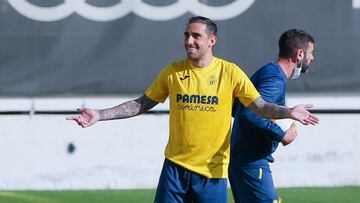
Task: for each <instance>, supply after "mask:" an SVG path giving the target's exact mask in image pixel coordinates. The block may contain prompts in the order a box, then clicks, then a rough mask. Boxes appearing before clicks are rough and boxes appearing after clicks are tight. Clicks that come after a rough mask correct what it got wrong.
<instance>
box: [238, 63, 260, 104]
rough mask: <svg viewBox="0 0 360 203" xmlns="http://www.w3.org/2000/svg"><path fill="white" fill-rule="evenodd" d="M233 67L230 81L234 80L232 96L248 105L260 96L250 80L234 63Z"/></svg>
mask: <svg viewBox="0 0 360 203" xmlns="http://www.w3.org/2000/svg"><path fill="white" fill-rule="evenodd" d="M234 66H235V67H234V68H233V74H232V77H233V78H232V81H233V82H234V84H233V85H234V86H235V87H234V97H237V98H238V99H239V101H240V102H241V103H243V104H244V106H246V107H247V106H249V104H251V103H252V102H253V101H255V100H256V99H257V98H258V97H260V94H259V92H258V91H257V90H256V88H255V87H254V85H253V84H252V82H251V80H250V79H249V78H248V77H247V75H246V74H245V73H244V72H243V71H242V70H241V69H240V68H239V67H238V66H236V65H234Z"/></svg>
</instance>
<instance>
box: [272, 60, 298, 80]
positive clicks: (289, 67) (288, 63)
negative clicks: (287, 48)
mask: <svg viewBox="0 0 360 203" xmlns="http://www.w3.org/2000/svg"><path fill="white" fill-rule="evenodd" d="M276 63H277V64H279V66H280V67H281V69H282V70H283V71H284V73H285V75H286V77H287V78H290V76H291V74H292V73H293V71H294V69H295V67H296V63H294V62H292V60H291V59H290V58H289V59H287V58H278V60H277V61H276Z"/></svg>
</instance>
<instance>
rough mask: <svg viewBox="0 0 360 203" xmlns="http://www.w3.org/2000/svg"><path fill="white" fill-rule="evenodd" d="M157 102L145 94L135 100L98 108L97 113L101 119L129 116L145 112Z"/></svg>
mask: <svg viewBox="0 0 360 203" xmlns="http://www.w3.org/2000/svg"><path fill="white" fill-rule="evenodd" d="M157 104H158V103H157V102H155V101H153V100H151V99H149V98H148V97H147V96H146V95H142V96H141V97H139V98H137V99H135V100H131V101H127V102H124V103H122V104H120V105H118V106H115V107H112V108H109V109H103V110H99V111H98V113H99V115H100V120H101V121H103V120H113V119H123V118H130V117H133V116H137V115H140V114H142V113H145V112H146V111H148V110H150V109H151V108H153V107H154V106H156V105H157Z"/></svg>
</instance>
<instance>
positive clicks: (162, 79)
mask: <svg viewBox="0 0 360 203" xmlns="http://www.w3.org/2000/svg"><path fill="white" fill-rule="evenodd" d="M169 72H170V67H169V66H168V67H166V68H164V69H163V70H162V71H161V72H160V73H159V75H158V76H157V77H156V78H155V80H154V81H153V82H152V84H151V85H150V86H149V87H148V88H147V90H146V91H145V95H146V96H147V97H149V98H150V99H151V100H154V101H156V102H160V103H164V102H165V100H166V98H167V97H168V95H169V88H168V77H169Z"/></svg>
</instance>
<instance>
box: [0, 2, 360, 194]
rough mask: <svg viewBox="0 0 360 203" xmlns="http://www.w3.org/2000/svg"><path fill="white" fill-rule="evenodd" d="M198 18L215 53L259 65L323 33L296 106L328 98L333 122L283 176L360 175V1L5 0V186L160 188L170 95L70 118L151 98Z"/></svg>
mask: <svg viewBox="0 0 360 203" xmlns="http://www.w3.org/2000/svg"><path fill="white" fill-rule="evenodd" d="M194 15H204V16H207V17H209V18H211V19H213V20H214V21H215V22H216V23H217V25H218V29H219V32H218V42H217V44H216V46H215V55H216V56H218V57H221V58H224V59H226V60H229V61H232V62H234V63H236V64H238V65H239V66H240V67H241V68H242V69H243V70H244V71H245V72H246V73H247V74H248V75H249V76H251V75H252V74H253V73H254V72H255V71H256V70H257V69H258V68H259V67H261V66H262V65H264V64H265V63H268V62H270V61H274V60H276V59H277V54H278V47H277V42H278V38H279V36H280V35H281V33H283V32H284V31H286V30H288V29H292V28H298V29H303V30H305V31H307V32H309V33H310V34H311V35H312V36H313V37H314V38H315V60H314V62H313V64H312V66H311V67H312V69H311V70H310V71H309V73H308V74H306V75H302V77H301V78H300V79H297V80H292V81H290V82H289V83H288V89H287V90H288V91H287V92H288V94H287V105H288V106H293V105H294V104H298V103H312V104H314V105H315V107H314V109H313V112H314V113H316V114H317V115H318V116H319V117H320V119H321V123H320V125H319V126H316V127H312V126H299V129H298V134H299V136H298V138H297V139H296V140H295V142H293V143H292V144H291V145H289V146H287V147H279V149H278V150H277V152H276V154H275V164H272V166H271V167H272V169H273V175H274V180H275V184H276V186H277V187H313V186H326V187H333V186H354V185H355V186H356V185H359V184H360V175H359V173H358V172H357V169H358V168H359V167H360V149H359V147H358V146H359V145H360V138H359V136H360V131H359V126H360V94H359V92H360V79H359V78H360V66H359V64H360V0H341V1H339V0H317V1H313V0H302V1H297V0H216V1H215V0H191V1H190V0H187V1H182V0H161V1H160V0H158V1H156V0H142V1H141V0H126V1H125V0H122V1H120V0H105V1H104V0H52V1H43V0H0V123H1V125H0V190H64V189H136V188H156V186H157V181H158V177H159V174H160V170H161V167H162V163H163V160H164V149H165V145H166V142H167V139H168V103H167V102H165V103H164V104H161V105H158V106H156V107H155V108H154V109H153V110H152V111H151V112H150V113H147V114H144V115H141V116H138V117H135V118H131V119H126V120H121V121H120V120H117V121H108V122H100V123H97V124H96V125H94V126H92V127H90V128H87V129H82V128H80V127H78V126H77V125H76V124H75V123H73V122H70V121H66V120H65V117H66V116H68V115H70V114H73V113H75V111H76V108H78V107H90V108H95V109H100V108H106V107H111V106H114V105H117V104H120V103H122V102H124V101H126V100H128V99H133V98H136V97H138V96H140V95H141V94H142V93H143V92H144V91H145V89H146V88H147V87H148V85H149V84H150V83H151V82H152V80H153V79H154V78H155V77H156V76H157V74H158V73H159V71H160V70H162V68H164V67H165V66H166V65H167V64H168V63H170V62H171V61H173V60H179V59H182V58H184V57H185V56H186V55H185V53H184V48H183V32H184V29H185V24H186V20H187V19H188V18H189V17H191V16H194ZM289 123H290V121H286V120H285V121H284V120H282V121H281V122H280V124H281V125H282V126H283V127H284V129H286V128H287V126H288V125H289Z"/></svg>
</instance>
